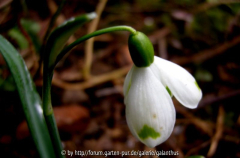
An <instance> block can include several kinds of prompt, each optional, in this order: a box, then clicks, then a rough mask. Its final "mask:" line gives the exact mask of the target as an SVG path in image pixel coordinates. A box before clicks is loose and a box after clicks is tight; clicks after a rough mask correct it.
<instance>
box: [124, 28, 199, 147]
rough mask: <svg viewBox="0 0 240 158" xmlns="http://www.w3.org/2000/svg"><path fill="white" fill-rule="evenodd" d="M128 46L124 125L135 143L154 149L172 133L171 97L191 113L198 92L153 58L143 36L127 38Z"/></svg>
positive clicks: (173, 67)
mask: <svg viewBox="0 0 240 158" xmlns="http://www.w3.org/2000/svg"><path fill="white" fill-rule="evenodd" d="M128 46H129V51H130V54H131V57H132V60H133V62H134V65H133V67H132V68H131V70H130V71H129V72H128V74H127V76H126V79H125V81H124V87H123V90H124V103H125V105H126V119H127V124H128V126H129V128H130V131H131V132H132V134H133V135H134V136H135V137H136V138H137V139H139V140H140V141H141V142H142V143H144V144H145V145H147V146H149V147H155V146H156V145H159V144H161V143H162V142H164V141H165V140H167V139H168V138H169V136H170V135H171V133H172V131H173V127H174V124H175V121H176V111H175V108H174V105H173V102H172V98H171V97H172V96H175V98H176V99H177V100H178V101H179V102H180V103H181V104H182V105H184V106H185V107H188V108H191V109H193V108H196V107H197V105H198V103H199V101H200V99H201V98H202V91H201V89H200V88H199V86H198V84H197V82H196V80H195V79H194V78H193V77H192V75H191V74H190V73H189V72H187V71H186V70H185V69H183V68H182V67H180V66H178V65H177V64H174V63H172V62H170V61H167V60H164V59H161V58H159V57H156V56H154V49H153V46H152V44H151V41H150V40H149V39H148V37H147V36H146V35H144V34H143V33H141V32H136V33H133V34H131V35H130V36H129V40H128Z"/></svg>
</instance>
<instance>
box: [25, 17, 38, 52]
mask: <svg viewBox="0 0 240 158" xmlns="http://www.w3.org/2000/svg"><path fill="white" fill-rule="evenodd" d="M21 25H22V26H23V28H24V29H25V30H26V32H27V33H28V35H29V36H30V38H31V40H32V42H33V45H34V47H35V49H36V52H39V51H40V47H41V44H40V40H39V36H38V33H39V31H40V25H39V24H38V23H37V22H35V21H32V20H27V19H21Z"/></svg>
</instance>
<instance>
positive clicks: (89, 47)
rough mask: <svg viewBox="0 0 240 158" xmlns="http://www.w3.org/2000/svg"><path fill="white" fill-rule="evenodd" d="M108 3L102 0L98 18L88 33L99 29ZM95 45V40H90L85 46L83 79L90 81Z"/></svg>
mask: <svg viewBox="0 0 240 158" xmlns="http://www.w3.org/2000/svg"><path fill="white" fill-rule="evenodd" d="M106 3H107V0H100V2H99V4H98V5H97V9H96V13H97V15H98V16H97V18H95V19H94V20H93V21H92V22H91V24H90V26H89V29H88V33H92V32H94V31H95V30H96V29H97V25H98V22H99V20H100V17H101V14H102V11H103V9H104V7H105V5H106ZM93 43H94V38H91V39H89V40H88V41H86V45H85V59H84V60H85V64H84V67H83V78H84V79H88V78H89V77H90V69H91V65H92V58H93Z"/></svg>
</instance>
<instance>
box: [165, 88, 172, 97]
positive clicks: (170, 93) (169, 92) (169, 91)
mask: <svg viewBox="0 0 240 158" xmlns="http://www.w3.org/2000/svg"><path fill="white" fill-rule="evenodd" d="M166 90H167V92H168V94H169V95H170V96H171V97H172V92H171V90H170V89H169V88H168V86H167V87H166Z"/></svg>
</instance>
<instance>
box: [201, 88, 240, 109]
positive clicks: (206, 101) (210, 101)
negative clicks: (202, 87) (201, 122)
mask: <svg viewBox="0 0 240 158" xmlns="http://www.w3.org/2000/svg"><path fill="white" fill-rule="evenodd" d="M236 96H240V90H235V91H232V92H228V93H226V94H222V95H220V96H212V97H211V98H203V99H202V101H201V102H200V103H199V105H198V109H199V108H203V107H205V106H206V105H212V104H214V103H220V102H223V101H225V100H227V99H231V98H233V97H236Z"/></svg>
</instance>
